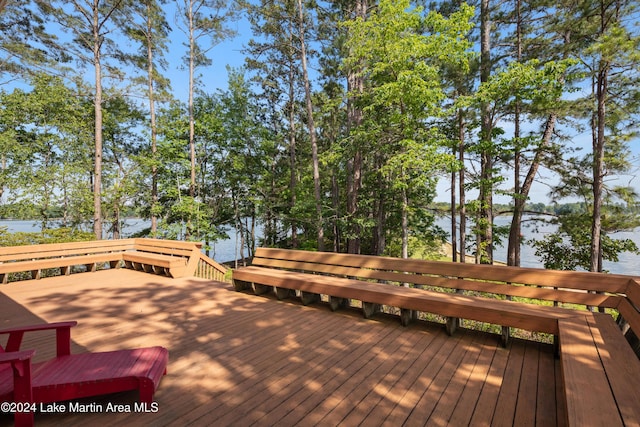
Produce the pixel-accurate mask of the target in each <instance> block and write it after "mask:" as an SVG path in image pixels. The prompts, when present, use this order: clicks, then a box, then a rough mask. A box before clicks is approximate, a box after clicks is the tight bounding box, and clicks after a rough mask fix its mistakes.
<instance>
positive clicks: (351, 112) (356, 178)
mask: <svg viewBox="0 0 640 427" xmlns="http://www.w3.org/2000/svg"><path fill="white" fill-rule="evenodd" d="M367 9H368V0H355V4H354V9H353V11H354V13H353V15H354V17H355V18H361V19H366V17H367ZM359 71H360V70H358V69H353V70H349V72H348V75H347V91H348V93H349V99H348V100H347V128H348V132H349V133H351V131H353V130H355V129H356V128H357V127H358V126H360V124H361V123H362V110H361V108H360V107H359V106H358V105H356V102H355V101H356V98H357V96H358V95H359V94H362V93H363V92H364V80H363V78H362V77H361V76H360V75H359ZM355 94H358V95H355ZM361 187H362V151H361V149H360V147H356V149H355V152H354V154H353V156H352V157H350V158H349V160H348V161H347V195H346V196H347V216H348V218H349V221H350V223H351V224H352V225H351V230H349V233H350V236H349V240H348V242H347V251H348V252H349V253H352V254H357V253H360V232H361V230H360V227H359V226H358V225H357V224H356V222H355V219H356V215H357V214H358V195H359V192H360V188H361Z"/></svg>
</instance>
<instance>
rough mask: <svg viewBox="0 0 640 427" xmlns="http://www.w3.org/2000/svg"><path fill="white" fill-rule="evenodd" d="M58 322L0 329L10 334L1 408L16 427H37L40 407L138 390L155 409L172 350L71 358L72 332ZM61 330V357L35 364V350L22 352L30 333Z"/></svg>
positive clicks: (0, 382) (0, 378)
mask: <svg viewBox="0 0 640 427" xmlns="http://www.w3.org/2000/svg"><path fill="white" fill-rule="evenodd" d="M76 324H77V322H75V321H72V322H59V323H49V324H43V325H34V326H24V327H18V328H11V329H4V330H0V335H6V334H8V335H9V338H8V340H7V341H6V345H5V348H4V349H3V348H2V347H1V346H0V403H1V402H9V405H6V403H5V406H4V407H3V408H5V409H6V408H9V409H10V410H11V411H12V412H13V411H14V410H15V409H19V410H18V411H15V425H16V426H32V425H33V414H34V411H33V410H34V409H36V410H37V408H38V406H37V405H39V404H44V403H53V402H60V401H65V400H71V399H78V398H83V397H90V396H97V395H103V394H109V393H116V392H120V391H127V390H139V393H140V402H142V403H146V404H151V403H152V401H153V394H154V392H155V391H156V389H157V388H158V385H159V383H160V379H161V378H162V376H163V375H165V374H166V373H167V362H168V357H169V356H168V351H167V349H166V348H163V347H148V348H138V349H133V350H118V351H109V352H100V353H81V354H71V328H72V327H73V326H75V325H76ZM47 329H53V330H55V331H56V353H57V356H56V357H55V358H53V359H51V360H47V361H45V362H41V363H32V362H31V358H32V356H33V355H34V354H35V350H23V351H21V350H20V345H21V343H22V337H23V335H24V333H25V332H30V331H42V330H47Z"/></svg>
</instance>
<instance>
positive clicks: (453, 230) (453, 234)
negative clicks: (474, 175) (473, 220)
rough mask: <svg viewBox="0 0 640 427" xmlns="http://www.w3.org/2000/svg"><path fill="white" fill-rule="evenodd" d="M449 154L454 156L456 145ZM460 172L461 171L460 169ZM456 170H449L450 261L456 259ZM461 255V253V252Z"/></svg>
mask: <svg viewBox="0 0 640 427" xmlns="http://www.w3.org/2000/svg"><path fill="white" fill-rule="evenodd" d="M451 154H452V155H453V156H454V157H455V156H456V147H455V146H454V147H453V150H452V152H451ZM460 173H462V171H460ZM456 178H457V176H456V171H455V169H454V170H452V171H451V261H452V262H456V261H458V241H457V240H458V235H457V234H458V233H457V231H458V225H457V224H456ZM461 255H462V254H461Z"/></svg>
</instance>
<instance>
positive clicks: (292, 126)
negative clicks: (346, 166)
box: [288, 24, 298, 249]
mask: <svg viewBox="0 0 640 427" xmlns="http://www.w3.org/2000/svg"><path fill="white" fill-rule="evenodd" d="M290 25H291V24H290ZM289 30H290V31H289V35H290V40H289V41H290V42H292V40H291V34H293V29H292V28H291V27H290V28H289ZM293 67H294V64H293V62H291V63H290V64H289V102H288V110H289V167H290V168H291V175H290V176H289V191H290V192H291V197H290V200H289V207H290V212H293V210H294V209H295V206H296V199H297V196H296V191H297V190H296V187H297V181H298V179H297V176H296V122H295V82H294V79H295V73H294V68H293ZM291 247H292V248H294V249H295V248H297V247H298V225H297V222H296V220H295V218H293V216H291Z"/></svg>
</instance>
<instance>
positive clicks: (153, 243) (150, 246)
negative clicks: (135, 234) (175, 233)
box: [131, 238, 202, 257]
mask: <svg viewBox="0 0 640 427" xmlns="http://www.w3.org/2000/svg"><path fill="white" fill-rule="evenodd" d="M133 242H134V244H133V246H132V248H131V249H134V250H136V251H141V252H151V253H156V254H161V255H173V256H181V257H190V256H191V255H192V253H193V250H194V249H197V250H198V251H199V250H200V248H202V243H199V242H181V241H178V240H159V239H145V238H138V239H133Z"/></svg>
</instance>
